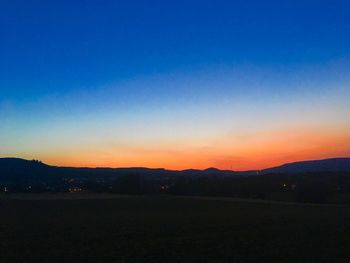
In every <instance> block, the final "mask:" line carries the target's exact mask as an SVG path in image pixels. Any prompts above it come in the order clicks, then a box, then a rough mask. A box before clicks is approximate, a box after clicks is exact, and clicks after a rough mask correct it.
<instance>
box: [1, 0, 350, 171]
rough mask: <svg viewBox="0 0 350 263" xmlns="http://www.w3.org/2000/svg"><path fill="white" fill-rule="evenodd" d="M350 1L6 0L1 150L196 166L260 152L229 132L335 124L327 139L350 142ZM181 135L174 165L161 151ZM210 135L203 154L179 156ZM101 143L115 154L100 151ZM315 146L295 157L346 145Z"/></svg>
mask: <svg viewBox="0 0 350 263" xmlns="http://www.w3.org/2000/svg"><path fill="white" fill-rule="evenodd" d="M349 13H350V3H349V2H348V1H172V2H169V1H16V0H14V1H13V0H11V1H9V0H8V1H7V0H5V1H1V2H0V39H1V41H0V121H1V123H2V125H1V126H2V127H1V130H0V140H1V141H0V142H1V144H2V145H5V146H3V148H2V149H0V155H2V156H8V155H13V156H20V157H26V158H31V157H33V158H39V159H43V160H44V161H49V162H52V163H58V164H67V165H69V164H72V165H83V164H84V160H85V161H86V164H87V165H96V166H99V165H107V164H110V165H114V166H115V165H118V166H119V165H121V166H135V165H138V164H140V165H144V166H167V167H171V168H172V167H175V168H187V166H189V165H191V166H196V167H205V166H210V165H216V164H217V162H216V161H215V160H216V159H218V158H223V159H225V160H229V159H230V158H231V157H230V156H231V155H232V152H236V151H238V150H237V149H240V150H239V151H242V153H237V155H238V156H239V157H242V156H244V158H248V156H246V155H247V153H245V152H244V151H243V150H242V149H243V148H244V147H243V146H242V147H241V146H240V147H238V146H237V147H236V146H235V145H234V144H233V145H232V147H231V148H229V149H226V148H225V147H221V148H220V147H219V148H218V149H216V148H215V146H213V145H215V142H217V141H218V140H219V141H221V140H222V138H226V137H225V136H227V134H230V136H231V138H232V140H233V141H235V140H236V139H237V138H241V137H242V134H246V135H247V134H257V133H258V134H262V131H264V132H266V131H267V130H268V131H271V132H270V133H269V134H271V133H273V132H272V131H274V132H277V131H281V130H286V129H288V128H290V127H293V128H295V127H298V129H299V130H303V131H304V130H305V133H307V131H310V132H311V131H312V132H315V131H316V130H317V129H320V127H321V130H323V128H324V127H329V126H332V127H335V128H334V129H336V131H331V132H330V133H332V134H335V135H334V136H333V137H332V138H329V139H327V140H333V139H334V140H336V141H339V140H340V137H341V136H345V135H344V134H346V132H347V130H346V129H348V128H349V120H348V118H347V117H346V113H347V112H348V107H347V101H348V99H350V94H349V89H350V88H349V77H348V76H349V73H350V64H349V56H350V19H349ZM309 126H312V127H313V128H310V127H309ZM315 127H318V128H315ZM306 130H307V131H306ZM281 134H282V132H281ZM250 136H252V135H250ZM259 136H262V135H259ZM281 136H282V135H281ZM256 138H258V137H256ZM327 138H328V137H327ZM341 138H343V137H341ZM343 139H344V140H345V138H343ZM41 141H43V142H45V145H44V146H40V147H39V146H38V145H40V142H41ZM114 144H118V145H120V144H123V145H124V146H123V147H122V149H115V148H113V147H111V145H114ZM158 144H159V145H158ZM135 145H137V147H138V148H141V149H142V150H139V151H136V150H133V151H132V153H127V152H128V149H131V148H132V149H134V148H135ZM155 145H158V146H155ZM178 145H181V149H178V151H177V152H176V154H174V155H176V156H175V157H176V158H178V162H177V164H176V165H175V164H173V163H172V162H167V161H165V160H167V158H170V157H169V156H167V157H164V156H159V155H161V153H162V152H164V151H168V150H169V148H176V147H178ZM208 145H209V146H208ZM73 146H74V147H73ZM70 147H72V148H70ZM203 147H204V148H205V149H207V148H206V147H209V148H210V150H208V151H207V152H205V151H204V155H205V158H204V157H203V158H202V157H201V156H197V154H193V155H191V156H193V159H200V161H199V162H198V163H197V162H194V163H193V164H191V163H187V162H184V164H183V165H181V162H182V160H187V159H188V155H187V153H188V152H191V153H192V152H193V151H195V152H197V149H202V148H203ZM264 147H265V148H268V145H265V146H264ZM96 148H98V149H106V150H105V151H106V152H108V153H106V154H105V157H104V159H103V160H102V161H96V162H91V161H90V159H94V158H95V159H96V156H94V155H93V154H91V151H92V150H91V149H96ZM213 148H215V150H213ZM236 148H237V149H236ZM248 148H249V147H248ZM281 148H283V146H281ZM311 148H312V147H311ZM145 149H146V150H147V151H152V152H156V153H157V154H156V155H155V156H154V157H153V158H152V161H149V159H148V157H147V158H146V157H145V156H144V155H143V154H142V153H143V151H144V150H145ZM312 149H313V148H312ZM68 150H69V152H70V155H68V157H70V158H71V159H69V158H68V157H67V159H64V160H63V159H62V155H63V152H67V151H68ZM308 150H309V151H310V154H309V155H306V154H304V155H302V154H300V152H295V154H294V155H293V158H294V159H297V158H298V156H299V158H304V157H308V158H313V157H315V158H316V157H319V156H328V155H329V156H334V155H336V154H338V155H339V151H338V150H336V151H334V152H327V153H325V154H319V155H317V154H316V155H315V153H314V151H311V150H310V149H309V148H308V149H303V150H302V152H303V153H305V152H307V151H308ZM348 150H350V149H348ZM252 151H253V150H252ZM184 152H185V153H186V154H184ZM123 153H125V154H129V155H130V158H128V159H126V160H124V159H123V158H122V157H123ZM311 153H312V154H311ZM133 154H134V155H133ZM235 154H236V153H235ZM250 154H252V155H253V156H255V153H254V152H253V153H252V152H250ZM256 154H257V153H256ZM283 154H284V155H285V156H290V155H291V153H290V152H288V154H287V153H284V152H281V155H283ZM298 154H299V155H298ZM346 154H348V151H347V148H346V149H345V150H344V149H343V150H341V151H340V155H346ZM75 156H85V158H86V159H83V157H81V158H80V159H79V161H74V160H75ZM173 157H174V156H171V158H173ZM242 158H243V157H242ZM253 158H258V157H252V159H253ZM274 158H275V157H274V156H271V160H270V161H267V160H265V159H264V161H262V160H261V161H258V160H257V161H256V162H257V163H259V165H260V166H262V165H264V164H265V163H266V165H268V164H270V163H271V164H274V160H275V163H277V162H279V161H280V160H279V159H276V158H275V159H274ZM293 158H291V160H294V159H293ZM88 159H89V160H88ZM284 159H286V160H289V159H288V158H287V157H286V158H284ZM284 159H283V160H284ZM70 160H71V161H70ZM119 160H121V161H119ZM157 160H159V161H157ZM259 160H260V159H259ZM232 162H233V163H234V164H235V161H234V160H232ZM228 163H229V161H228ZM217 165H221V164H217ZM225 165H226V164H225ZM227 165H228V164H227ZM249 165H255V163H253V164H252V163H249V162H248V163H247V164H246V165H245V166H244V165H242V166H241V165H237V167H239V168H240V167H248V166H249ZM259 165H258V164H256V166H259ZM229 166H230V167H231V166H232V164H230V165H229ZM233 166H234V165H233ZM222 167H224V165H223V166H222Z"/></svg>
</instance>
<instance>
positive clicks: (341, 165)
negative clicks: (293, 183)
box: [262, 158, 350, 174]
mask: <svg viewBox="0 0 350 263" xmlns="http://www.w3.org/2000/svg"><path fill="white" fill-rule="evenodd" d="M347 171H350V158H331V159H324V160H311V161H302V162H294V163H287V164H283V165H281V166H277V167H272V168H268V169H264V170H262V173H264V174H270V173H287V174H295V173H310V172H347Z"/></svg>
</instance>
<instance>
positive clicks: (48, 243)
mask: <svg viewBox="0 0 350 263" xmlns="http://www.w3.org/2000/svg"><path fill="white" fill-rule="evenodd" d="M0 235H1V236H0V237H1V239H0V262H5V263H7V262H8V263H13V262H350V207H346V206H330V205H328V206H322V205H297V204H294V205H293V204H283V203H280V204H279V203H261V202H256V203H255V202H247V201H239V200H229V199H228V200H225V199H223V200H222V199H213V200H211V199H197V198H186V197H170V196H140V197H139V196H134V197H132V196H108V195H86V194H85V195H75V194H71V195H22V196H21V195H7V196H1V197H0Z"/></svg>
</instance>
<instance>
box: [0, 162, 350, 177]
mask: <svg viewBox="0 0 350 263" xmlns="http://www.w3.org/2000/svg"><path fill="white" fill-rule="evenodd" d="M311 172H350V158H331V159H324V160H311V161H301V162H294V163H287V164H283V165H281V166H277V167H272V168H268V169H264V170H261V171H255V170H252V171H231V170H219V169H217V168H208V169H204V170H197V169H187V170H179V171H177V170H166V169H163V168H142V167H135V168H75V167H58V166H50V165H46V164H44V163H42V162H40V161H37V160H32V161H30V160H24V159H20V158H0V182H11V181H15V182H18V181H20V182H26V181H42V180H44V181H52V180H54V181H55V180H61V179H62V177H69V178H75V177H77V178H89V179H90V178H115V177H116V176H119V175H125V174H141V175H145V176H146V177H148V178H156V177H167V176H176V175H183V176H201V175H206V176H208V175H210V176H250V175H257V174H260V175H265V174H296V173H311Z"/></svg>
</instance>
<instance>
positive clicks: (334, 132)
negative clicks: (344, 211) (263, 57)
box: [41, 128, 350, 170]
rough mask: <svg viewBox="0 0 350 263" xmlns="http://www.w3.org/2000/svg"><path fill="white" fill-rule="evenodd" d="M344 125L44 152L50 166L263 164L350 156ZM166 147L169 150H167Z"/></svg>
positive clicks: (235, 167) (239, 167) (256, 166)
mask: <svg viewBox="0 0 350 263" xmlns="http://www.w3.org/2000/svg"><path fill="white" fill-rule="evenodd" d="M345 131H346V129H335V128H333V129H326V128H315V129H309V130H308V129H300V128H299V129H298V128H294V129H288V130H280V131H266V132H261V133H260V134H255V135H252V136H245V137H242V136H241V137H237V136H230V135H228V136H223V137H221V138H219V139H218V138H215V139H213V140H211V143H210V144H206V146H202V145H204V143H203V142H195V143H193V144H192V145H191V146H188V143H186V144H184V145H185V146H181V144H175V143H174V142H172V143H169V144H168V145H161V146H158V147H157V144H152V145H156V146H153V147H151V146H147V145H146V146H143V147H138V148H133V147H130V146H125V147H121V148H120V147H110V148H108V147H106V146H104V148H102V147H101V146H99V145H96V146H91V147H89V148H86V147H85V148H84V149H74V150H71V151H70V153H64V154H57V152H55V154H45V155H43V156H41V157H42V158H41V159H42V160H43V161H44V162H46V163H48V164H51V165H58V166H75V167H150V168H167V169H175V170H182V169H189V168H197V169H205V168H208V167H216V168H219V169H232V170H250V169H264V168H268V167H272V166H276V165H281V164H283V163H288V162H295V161H302V160H311V159H324V158H333V157H349V156H350V134H349V133H347V132H345ZM169 149H172V150H169Z"/></svg>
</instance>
